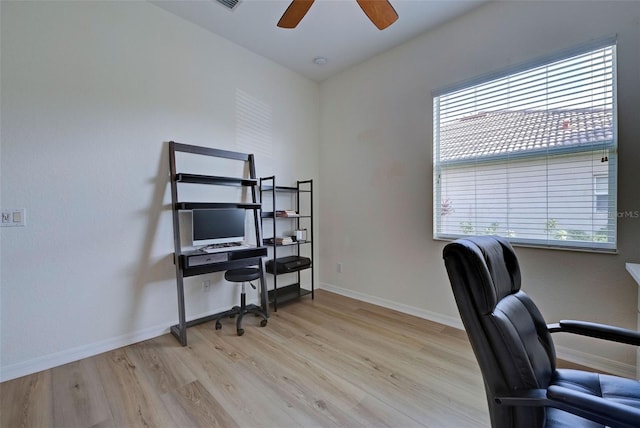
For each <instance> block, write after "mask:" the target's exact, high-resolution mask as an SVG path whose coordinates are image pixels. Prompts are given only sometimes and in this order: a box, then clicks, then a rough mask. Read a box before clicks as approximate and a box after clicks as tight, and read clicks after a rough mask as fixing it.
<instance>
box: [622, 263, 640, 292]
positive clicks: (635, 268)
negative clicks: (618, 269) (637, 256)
mask: <svg viewBox="0 0 640 428" xmlns="http://www.w3.org/2000/svg"><path fill="white" fill-rule="evenodd" d="M625 267H626V268H627V271H628V272H629V273H630V274H631V276H632V277H633V279H635V280H636V282H637V283H638V285H639V286H640V263H625Z"/></svg>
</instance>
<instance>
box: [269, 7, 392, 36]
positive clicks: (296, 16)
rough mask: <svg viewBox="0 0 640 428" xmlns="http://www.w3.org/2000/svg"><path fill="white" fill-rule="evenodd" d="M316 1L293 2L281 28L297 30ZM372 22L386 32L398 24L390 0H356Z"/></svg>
mask: <svg viewBox="0 0 640 428" xmlns="http://www.w3.org/2000/svg"><path fill="white" fill-rule="evenodd" d="M314 1H315V0H293V1H292V2H291V4H290V5H289V7H288V8H287V10H285V11H284V14H283V15H282V18H280V21H278V27H280V28H295V27H296V26H297V25H298V24H299V23H300V21H301V20H302V18H304V16H305V15H306V13H307V12H308V11H309V9H310V8H311V5H312V4H313V2H314ZM356 1H357V2H358V4H359V5H360V7H361V8H362V10H363V11H364V13H365V14H366V15H367V16H368V17H369V19H370V20H371V22H373V24H374V25H375V26H376V27H378V29H379V30H384V29H385V28H387V27H388V26H389V25H391V24H393V23H394V22H396V20H397V19H398V14H397V13H396V11H395V9H394V8H393V6H391V3H389V1H388V0H356Z"/></svg>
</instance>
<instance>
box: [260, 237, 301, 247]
mask: <svg viewBox="0 0 640 428" xmlns="http://www.w3.org/2000/svg"><path fill="white" fill-rule="evenodd" d="M272 239H273V238H264V239H263V240H262V243H263V245H268V246H271V247H273V245H274V244H273V242H271V240H272ZM304 244H311V241H294V242H292V243H291V244H275V246H276V247H294V246H296V245H304Z"/></svg>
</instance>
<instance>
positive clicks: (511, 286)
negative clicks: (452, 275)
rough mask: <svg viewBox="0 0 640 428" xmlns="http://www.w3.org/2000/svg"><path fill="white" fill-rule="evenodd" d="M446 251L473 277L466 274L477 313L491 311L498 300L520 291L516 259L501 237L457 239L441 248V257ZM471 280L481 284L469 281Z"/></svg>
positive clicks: (511, 249)
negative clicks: (454, 256)
mask: <svg viewBox="0 0 640 428" xmlns="http://www.w3.org/2000/svg"><path fill="white" fill-rule="evenodd" d="M449 251H453V252H455V253H458V255H459V256H460V257H461V258H462V260H463V261H464V262H463V264H464V265H465V266H466V267H467V268H469V269H472V271H471V272H473V277H471V276H468V277H467V280H468V281H469V284H468V285H467V286H468V287H469V293H470V294H471V296H472V298H473V300H474V305H475V307H476V309H477V310H478V311H479V312H480V313H482V314H485V315H486V314H490V313H492V312H493V310H494V308H495V307H496V305H497V303H498V302H499V301H500V300H502V299H503V298H504V297H506V296H508V295H510V294H514V293H516V292H518V291H519V290H520V284H521V278H520V266H519V264H518V259H517V257H516V254H515V252H514V251H513V248H512V247H511V244H509V242H508V241H507V240H505V239H504V238H501V237H498V236H477V237H470V238H464V239H458V240H456V241H454V242H452V243H450V244H448V245H447V246H446V247H445V249H444V256H445V259H446V258H447V252H449ZM473 281H482V282H483V283H482V284H473V283H472V282H473Z"/></svg>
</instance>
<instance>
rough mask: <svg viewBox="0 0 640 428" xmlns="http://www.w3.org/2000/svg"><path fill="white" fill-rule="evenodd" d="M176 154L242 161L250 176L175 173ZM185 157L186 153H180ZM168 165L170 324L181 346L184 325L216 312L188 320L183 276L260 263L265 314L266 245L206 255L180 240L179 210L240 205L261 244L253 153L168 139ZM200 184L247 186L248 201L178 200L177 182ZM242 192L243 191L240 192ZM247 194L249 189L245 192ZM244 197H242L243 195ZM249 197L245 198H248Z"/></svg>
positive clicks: (193, 323) (184, 331)
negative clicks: (174, 307) (173, 295)
mask: <svg viewBox="0 0 640 428" xmlns="http://www.w3.org/2000/svg"><path fill="white" fill-rule="evenodd" d="M176 153H184V154H189V155H199V156H210V157H215V158H221V159H226V160H232V161H240V162H243V163H244V165H243V167H244V168H243V170H244V171H247V169H248V173H249V177H224V176H217V175H202V174H191V173H188V172H177V170H176ZM183 156H187V155H183ZM169 168H170V177H171V202H172V203H171V207H172V213H173V240H174V248H175V252H174V264H175V266H176V284H177V292H178V324H177V325H174V326H172V327H171V329H170V330H171V334H173V335H174V336H175V337H176V339H178V341H179V342H180V344H181V345H182V346H186V345H187V328H189V327H192V326H194V325H197V324H201V323H204V322H208V321H211V320H214V319H216V316H217V315H218V314H212V315H207V316H204V317H200V318H197V319H194V320H190V321H187V319H186V318H187V316H186V310H185V296H184V278H187V277H190V276H196V275H204V274H207V273H211V272H219V271H225V270H230V269H236V268H241V267H248V266H259V268H260V299H261V305H262V309H263V310H264V312H265V313H267V310H268V306H269V303H268V298H267V292H266V290H267V289H266V285H265V280H264V279H265V278H264V267H263V262H262V257H264V256H266V255H267V248H266V247H265V246H257V247H252V248H247V249H241V250H240V249H236V250H233V249H230V250H229V251H223V252H219V253H212V254H207V253H203V252H198V251H183V250H182V244H181V242H182V240H181V238H180V216H179V212H180V211H190V210H196V209H223V208H241V209H245V210H251V211H253V220H254V221H253V224H254V227H255V236H256V242H257V243H262V229H261V222H260V207H261V204H260V203H259V201H258V179H257V178H256V170H255V160H254V156H253V155H251V154H246V153H239V152H232V151H227V150H220V149H212V148H208V147H199V146H192V145H187V144H181V143H176V142H175V141H170V142H169ZM185 183H188V184H202V185H214V186H238V187H245V188H247V189H250V193H251V195H250V197H251V201H250V202H246V201H236V202H222V201H203V202H185V201H179V199H178V185H179V184H185ZM243 193H244V192H243ZM247 193H248V192H247ZM243 199H245V198H243ZM247 199H248V198H247Z"/></svg>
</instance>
